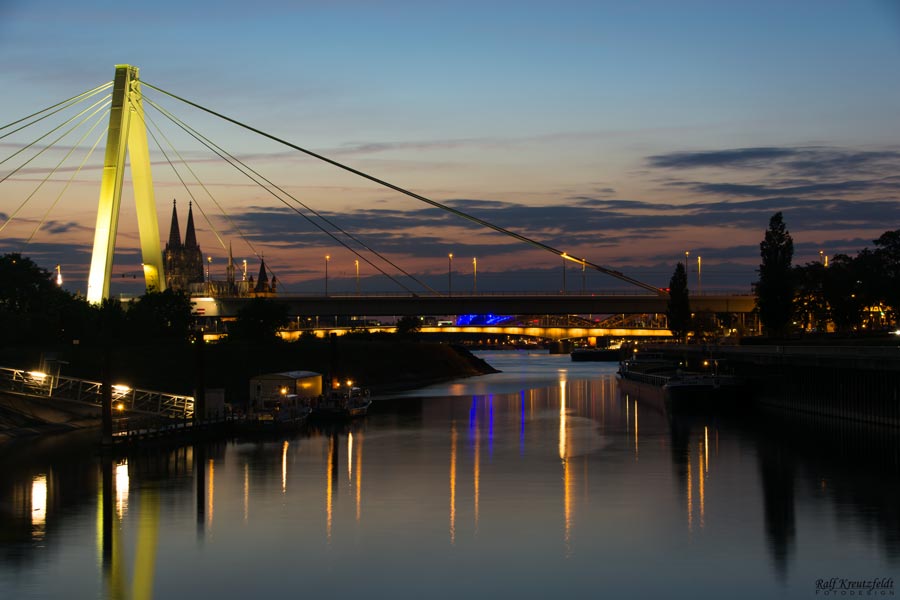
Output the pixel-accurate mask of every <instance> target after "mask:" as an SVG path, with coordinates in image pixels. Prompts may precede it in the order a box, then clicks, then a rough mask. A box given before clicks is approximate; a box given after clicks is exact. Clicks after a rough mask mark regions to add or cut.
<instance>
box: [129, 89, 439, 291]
mask: <svg viewBox="0 0 900 600" xmlns="http://www.w3.org/2000/svg"><path fill="white" fill-rule="evenodd" d="M145 99H146V100H147V102H148V103H150V104H151V105H152V106H153V107H154V108H156V109H157V110H159V111H160V112H163V111H165V112H164V114H165V115H166V116H167V117H168V118H169V119H170V120H172V121H173V122H175V123H176V124H177V125H179V126H180V127H182V129H185V130H186V131H187V130H188V129H190V130H191V131H189V132H188V133H190V134H191V135H193V136H194V137H195V139H197V136H199V137H200V138H203V140H204V141H201V140H199V139H198V141H201V143H203V144H204V145H206V146H207V148H209V147H210V145H212V146H215V148H217V149H218V150H219V151H221V152H222V153H224V154H225V155H227V156H228V157H229V158H228V160H231V161H234V162H236V163H238V164H240V165H241V167H242V168H243V169H246V170H247V171H250V172H251V173H253V175H254V176H255V177H258V178H259V179H261V180H263V181H265V182H266V183H267V184H268V185H270V186H272V187H273V188H275V189H276V190H278V191H279V192H280V193H282V194H284V195H285V196H287V197H288V198H290V199H291V200H293V201H294V202H295V203H297V204H298V205H300V206H302V207H303V208H304V209H306V210H308V211H309V212H311V213H312V214H313V215H315V216H316V217H318V218H319V219H321V220H322V221H323V222H325V223H326V224H328V225H330V226H332V227H333V228H334V229H336V230H337V231H339V232H340V233H342V234H344V235H345V236H347V237H348V238H350V239H351V240H353V241H354V242H356V243H357V244H359V245H360V246H361V247H362V248H364V249H365V250H367V251H369V252H371V253H372V254H373V255H375V256H377V257H378V258H380V259H381V260H383V261H384V262H386V263H387V264H388V265H390V266H391V267H393V268H394V269H396V270H397V271H399V272H400V273H402V274H404V275H406V276H407V277H409V278H410V279H411V280H413V281H414V282H416V283H417V284H419V285H420V286H422V287H423V288H424V289H426V290H428V291H429V292H431V293H433V294H435V295H437V296H440V295H441V294H440V292H437V291H436V290H434V289H432V288H431V287H430V286H429V285H428V284H426V283H425V282H423V281H421V280H419V279H418V278H417V277H415V276H414V275H412V274H410V273H408V272H407V271H405V270H404V269H403V268H402V267H400V266H399V265H397V264H396V263H394V262H393V261H391V260H390V259H389V258H387V257H386V256H384V255H382V254H381V253H380V252H378V251H377V250H375V249H374V248H372V247H370V246H368V245H367V244H366V243H365V242H363V241H362V240H360V239H359V238H357V237H356V236H354V235H353V234H352V233H350V232H349V231H347V230H345V229H343V228H342V227H341V226H340V225H338V224H337V223H335V222H334V221H332V220H330V219H328V218H327V217H325V216H324V215H322V214H321V213H319V212H317V211H316V210H315V209H314V208H312V207H310V206H309V205H307V204H305V203H304V202H302V201H301V200H299V199H298V198H296V197H294V196H293V195H292V194H291V193H290V192H288V191H287V190H285V189H284V188H282V187H280V186H279V185H277V184H276V183H274V182H273V181H272V180H270V179H268V178H267V177H265V176H264V175H262V174H261V173H259V172H258V171H256V170H255V169H253V167H251V166H249V165H247V164H246V163H244V162H243V161H241V160H240V159H239V158H237V157H236V156H234V155H233V154H231V153H229V152H228V151H227V150H225V149H223V148H222V147H221V146H219V145H218V144H216V143H215V142H213V141H212V140H210V139H209V138H207V137H206V136H204V135H203V134H201V133H200V132H198V131H196V130H195V129H193V128H192V127H191V126H190V125H187V124H186V123H184V122H183V121H181V120H180V119H178V117H175V116H174V115H172V114H171V112H169V111H167V110H165V109H164V108H162V107H160V106H159V105H158V104H156V103H155V102H153V101H152V100H151V99H150V98H146V97H145ZM210 149H211V150H212V148H210ZM213 152H216V153H217V154H219V152H217V151H216V150H213ZM219 156H220V157H221V156H222V154H219ZM235 168H238V167H235ZM239 170H240V169H239ZM244 175H245V176H247V177H249V178H250V179H251V180H252V181H254V182H255V183H256V184H257V185H259V186H260V187H262V188H263V189H266V186H264V185H262V184H261V183H259V182H258V181H256V180H255V179H253V177H250V175H248V174H247V173H244ZM267 191H269V193H270V194H272V195H273V196H275V197H276V198H277V199H278V200H279V201H280V202H282V203H283V204H285V206H287V207H288V208H291V209H292V210H294V211H295V212H297V213H298V214H300V215H301V216H304V218H306V219H307V221H309V222H310V223H311V224H312V225H313V226H315V227H316V228H318V229H319V230H320V231H322V232H323V233H326V234H327V235H329V236H330V237H331V238H332V239H334V240H335V241H337V242H338V243H340V244H341V245H342V246H343V247H344V248H347V249H348V250H350V252H352V253H353V254H354V255H355V256H358V257H359V258H361V259H362V260H364V261H365V262H366V263H367V264H369V265H371V266H372V267H373V268H375V269H377V270H378V271H379V272H380V273H381V274H383V275H385V276H387V277H389V278H390V276H389V275H388V274H387V273H386V272H385V271H383V270H382V269H380V268H378V267H377V266H376V265H375V264H373V263H372V262H371V261H369V260H368V259H366V258H365V257H364V256H363V255H362V254H360V253H359V252H357V251H356V250H354V249H353V248H351V247H350V246H348V245H347V244H344V243H342V242H341V241H340V240H338V239H337V238H335V237H334V236H333V235H331V234H330V233H328V231H326V230H325V229H324V228H322V227H320V226H319V225H317V224H316V223H315V222H314V221H312V220H310V219H309V218H308V217H306V216H305V215H303V214H302V213H300V212H299V211H297V210H296V209H293V207H291V206H290V205H288V204H287V203H286V202H285V201H284V199H282V198H280V197H279V196H278V195H277V194H273V193H272V192H271V191H270V190H267ZM235 227H236V226H235ZM391 280H392V281H394V282H395V283H397V282H396V280H395V279H393V278H391ZM399 285H401V286H402V284H399ZM402 287H403V288H404V289H405V290H407V291H409V292H411V290H410V289H409V288H407V287H405V286H402Z"/></svg>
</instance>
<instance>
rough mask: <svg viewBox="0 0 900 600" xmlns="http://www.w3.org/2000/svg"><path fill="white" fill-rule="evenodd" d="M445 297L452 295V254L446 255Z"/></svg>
mask: <svg viewBox="0 0 900 600" xmlns="http://www.w3.org/2000/svg"><path fill="white" fill-rule="evenodd" d="M447 295H448V296H452V295H453V253H452V252H451V253H450V254H448V255H447Z"/></svg>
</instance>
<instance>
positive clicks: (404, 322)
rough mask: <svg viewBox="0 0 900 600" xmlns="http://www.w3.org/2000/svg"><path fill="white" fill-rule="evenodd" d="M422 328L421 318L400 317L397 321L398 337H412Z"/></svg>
mask: <svg viewBox="0 0 900 600" xmlns="http://www.w3.org/2000/svg"><path fill="white" fill-rule="evenodd" d="M421 328H422V321H420V320H419V317H400V318H399V319H398V320H397V335H404V336H412V335H415V334H417V333H418V332H419V329H421Z"/></svg>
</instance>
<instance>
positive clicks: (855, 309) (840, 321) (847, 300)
mask: <svg viewBox="0 0 900 600" xmlns="http://www.w3.org/2000/svg"><path fill="white" fill-rule="evenodd" d="M854 262H855V261H854V259H852V258H850V257H849V256H847V255H846V254H836V255H834V256H833V257H832V258H831V264H830V265H829V266H828V269H827V274H826V277H825V281H824V284H823V286H822V293H823V295H824V296H825V300H826V301H827V302H828V306H829V307H830V308H831V320H832V322H833V323H834V328H835V329H836V330H837V331H838V332H839V333H851V332H853V331H856V330H858V329H859V328H860V325H861V324H862V314H863V307H864V301H863V299H862V297H861V294H859V291H860V286H859V284H860V280H859V279H858V277H857V274H856V272H855V269H854Z"/></svg>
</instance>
